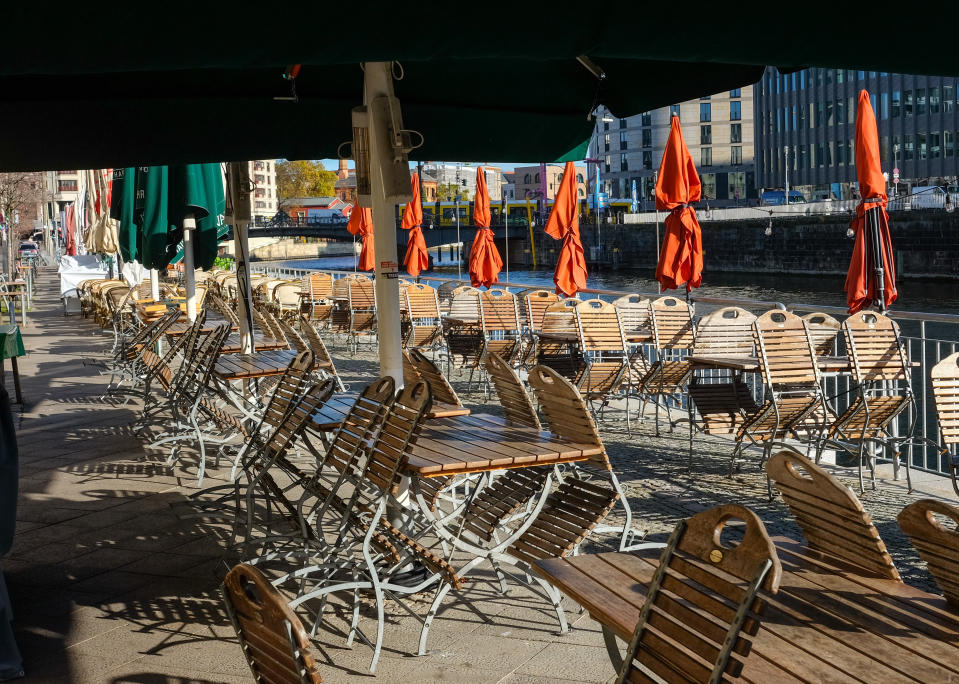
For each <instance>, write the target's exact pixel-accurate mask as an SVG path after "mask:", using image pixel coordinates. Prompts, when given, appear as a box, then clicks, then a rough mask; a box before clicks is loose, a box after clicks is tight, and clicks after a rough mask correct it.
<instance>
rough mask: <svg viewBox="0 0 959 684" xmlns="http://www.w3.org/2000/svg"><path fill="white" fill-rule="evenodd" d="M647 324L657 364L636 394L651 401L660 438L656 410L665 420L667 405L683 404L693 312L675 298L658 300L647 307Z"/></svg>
mask: <svg viewBox="0 0 959 684" xmlns="http://www.w3.org/2000/svg"><path fill="white" fill-rule="evenodd" d="M649 320H650V323H651V325H652V333H653V348H654V349H655V351H656V360H655V361H654V362H653V364H652V365H651V366H650V368H649V371H648V372H647V373H646V376H645V377H644V378H643V379H642V380H641V381H640V383H639V394H640V396H641V398H642V399H643V401H644V404H643V410H644V411H645V401H646V400H648V399H649V398H653V401H654V404H655V406H656V434H657V436H658V435H659V408H660V405H662V407H663V408H665V409H666V417H667V420H669V421H670V429H672V419H671V417H670V414H669V409H670V402H674V403H676V404H677V405H680V404H681V403H682V395H683V390H684V388H685V386H686V382H687V380H688V379H689V376H690V375H691V374H692V366H691V365H690V363H689V361H687V360H686V358H685V357H686V355H687V354H688V353H689V351H690V350H692V348H693V344H694V343H695V340H696V331H695V328H694V327H693V311H692V309H691V308H690V306H689V304H687V303H686V302H684V301H682V300H680V299H677V298H675V297H660V298H659V299H654V300H653V301H652V302H650V303H649Z"/></svg>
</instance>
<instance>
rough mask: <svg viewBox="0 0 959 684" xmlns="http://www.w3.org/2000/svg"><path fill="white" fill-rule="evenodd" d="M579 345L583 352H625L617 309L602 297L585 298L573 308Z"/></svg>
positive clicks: (624, 341)
mask: <svg viewBox="0 0 959 684" xmlns="http://www.w3.org/2000/svg"><path fill="white" fill-rule="evenodd" d="M575 312H576V327H577V333H579V346H580V349H581V350H582V351H584V352H619V353H622V354H623V355H625V353H626V338H625V337H624V335H623V326H622V324H621V323H620V320H619V311H618V310H617V309H616V307H615V306H613V305H612V304H610V303H609V302H604V301H603V300H602V299H587V300H586V301H584V302H579V303H578V304H577V305H576V308H575Z"/></svg>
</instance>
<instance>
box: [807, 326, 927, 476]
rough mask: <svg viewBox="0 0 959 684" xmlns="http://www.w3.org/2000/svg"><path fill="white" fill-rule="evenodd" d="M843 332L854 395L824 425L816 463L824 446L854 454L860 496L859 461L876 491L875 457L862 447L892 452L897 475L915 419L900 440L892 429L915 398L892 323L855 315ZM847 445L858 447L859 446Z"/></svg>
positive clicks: (895, 327)
mask: <svg viewBox="0 0 959 684" xmlns="http://www.w3.org/2000/svg"><path fill="white" fill-rule="evenodd" d="M842 330H843V334H844V337H845V341H846V351H847V352H848V353H849V361H850V368H851V370H852V381H853V383H854V385H855V392H856V396H855V397H854V398H853V400H852V401H851V402H850V404H849V406H848V408H846V410H845V411H843V412H842V414H841V415H840V416H839V417H837V418H836V419H835V421H833V423H832V424H831V425H830V426H829V428H828V430H827V432H826V436H825V439H824V440H823V441H822V442H821V443H820V447H819V449H818V450H817V454H816V457H817V458H816V460H817V462H818V460H819V456H820V454H821V453H822V449H823V448H824V447H825V446H826V445H827V444H828V445H832V446H837V447H839V448H841V449H844V450H846V451H848V452H850V453H852V454H853V455H855V456H856V458H857V463H858V470H859V491H860V492H862V491H863V490H864V487H863V477H862V463H863V460H866V461H867V462H868V464H869V470H870V473H871V475H872V486H873V489H875V488H876V463H875V456H874V455H873V454H872V453H871V452H869V451H868V450H867V449H866V445H867V443H870V442H871V443H873V444H876V445H878V446H880V447H883V448H889V449H891V450H893V452H894V454H893V463H894V465H895V469H896V471H897V473H898V470H899V456H900V453H901V450H902V446H901V445H902V443H903V442H908V441H910V440H911V439H912V433H913V427H914V426H915V420H913V421H911V422H910V424H909V426H908V427H907V429H906V431H905V435H903V436H900V435H897V434H895V433H894V431H893V430H891V428H893V426H894V423H895V420H896V418H897V417H898V416H899V415H900V414H901V413H902V412H903V411H905V410H906V409H907V408H909V407H910V406H914V405H915V398H914V397H913V392H912V377H911V370H910V367H909V361H908V360H907V358H906V346H905V344H903V342H902V339H901V338H900V336H899V326H898V325H897V324H896V322H895V321H893V320H892V319H891V318H889V317H887V316H883V315H882V314H880V313H875V312H872V311H860V312H858V313H855V314H853V315H852V316H850V317H849V318H847V319H846V320H845V321H844V322H843V324H842ZM850 443H858V448H854V445H853V444H850ZM905 464H906V482H907V483H908V486H909V491H912V479H911V477H910V475H909V459H908V458H907V459H905Z"/></svg>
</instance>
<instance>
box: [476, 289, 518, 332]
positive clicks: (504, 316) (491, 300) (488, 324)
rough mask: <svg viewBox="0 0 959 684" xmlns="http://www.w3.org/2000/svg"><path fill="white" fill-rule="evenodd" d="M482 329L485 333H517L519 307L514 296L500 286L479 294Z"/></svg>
mask: <svg viewBox="0 0 959 684" xmlns="http://www.w3.org/2000/svg"><path fill="white" fill-rule="evenodd" d="M480 312H481V313H482V315H483V329H484V330H485V331H486V332H487V333H492V332H500V333H513V334H514V335H516V334H519V331H520V327H521V326H520V322H519V307H518V306H517V303H516V296H515V295H514V294H512V293H511V292H507V291H506V290H503V289H500V288H491V289H489V290H486V291H485V292H483V293H482V294H481V295H480Z"/></svg>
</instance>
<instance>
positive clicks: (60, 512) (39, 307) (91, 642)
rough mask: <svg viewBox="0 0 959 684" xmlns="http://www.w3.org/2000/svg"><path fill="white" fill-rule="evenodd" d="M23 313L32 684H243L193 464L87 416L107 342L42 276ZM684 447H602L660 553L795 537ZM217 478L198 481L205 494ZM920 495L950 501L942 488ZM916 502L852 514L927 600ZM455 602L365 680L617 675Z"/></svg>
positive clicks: (525, 599)
mask: <svg viewBox="0 0 959 684" xmlns="http://www.w3.org/2000/svg"><path fill="white" fill-rule="evenodd" d="M34 307H35V311H34V313H33V315H32V316H31V325H30V327H29V328H27V329H26V330H24V342H25V345H26V347H27V349H28V351H29V356H28V357H27V358H26V359H24V360H22V362H21V372H22V375H23V387H24V394H25V396H26V398H27V401H28V406H27V407H26V409H25V410H24V411H23V412H22V414H20V415H17V416H15V419H16V422H17V425H18V430H19V432H18V436H19V443H20V457H21V496H20V506H19V512H18V527H17V536H16V541H15V546H14V548H13V550H12V552H11V553H10V555H9V556H7V557H6V558H4V559H3V568H4V571H5V572H6V575H7V580H8V585H9V588H10V591H11V597H12V601H13V604H14V610H15V617H16V622H15V627H16V632H17V637H18V639H19V642H20V647H21V649H22V651H23V655H24V659H25V666H26V669H27V673H28V677H29V681H37V682H44V681H50V682H114V683H117V684H119V683H125V682H139V683H143V684H160V683H173V682H188V681H189V682H234V681H236V682H246V681H249V680H250V676H249V671H248V669H247V666H246V664H245V661H244V659H243V657H242V655H241V653H240V649H239V647H238V646H237V644H236V641H235V640H234V639H233V637H232V629H231V627H230V625H229V621H228V619H227V617H226V615H225V613H224V611H223V610H222V608H221V605H220V602H219V600H218V596H217V594H216V589H217V585H218V581H219V577H220V576H221V575H220V569H219V567H218V560H219V558H220V557H221V555H222V547H221V535H220V534H219V531H218V529H217V528H216V527H215V526H200V525H197V524H196V523H195V522H194V521H189V520H186V521H184V520H181V519H180V518H178V516H177V515H176V514H175V513H174V512H173V509H174V508H175V505H176V504H177V503H179V502H182V501H184V499H185V497H186V496H187V495H188V494H190V493H191V492H192V491H195V487H196V484H195V479H194V477H193V474H194V468H193V466H192V465H191V463H190V461H189V458H186V459H184V463H182V464H178V465H176V466H174V467H169V466H167V465H165V461H164V457H165V454H161V453H151V452H149V451H148V450H146V449H145V448H144V446H143V444H142V443H141V441H140V440H139V439H138V438H137V437H136V436H135V435H134V434H133V433H132V431H131V430H130V429H129V427H128V426H129V424H130V423H131V421H132V419H133V418H134V415H135V413H136V408H137V407H136V405H134V404H130V405H127V406H118V405H116V404H112V403H107V402H103V401H101V400H100V398H99V395H100V393H101V392H102V391H103V388H104V387H105V385H106V382H107V378H106V377H105V376H102V375H101V374H100V373H99V369H98V365H97V361H98V360H100V359H102V358H103V356H104V353H105V351H106V350H108V349H109V345H110V342H111V339H110V338H109V337H108V336H107V335H104V334H103V333H101V332H100V331H99V329H98V328H96V326H94V325H93V324H92V323H91V322H89V321H85V320H82V319H80V317H79V316H77V315H72V316H70V317H64V316H63V315H62V309H61V307H60V305H59V300H58V299H57V289H56V274H55V272H54V271H53V270H52V269H51V270H48V271H47V272H46V273H45V274H43V275H42V276H41V280H40V294H39V296H38V297H37V298H36V300H35V304H34ZM334 354H335V356H336V359H337V363H338V367H340V368H341V370H342V372H343V375H344V376H345V377H346V379H347V381H348V382H350V383H352V384H353V385H354V388H358V387H359V386H361V385H362V383H363V382H364V379H365V380H366V381H368V380H369V379H370V378H372V377H373V374H374V373H375V372H376V363H375V360H374V354H373V353H372V352H371V351H369V350H365V351H361V352H360V353H359V354H358V355H357V356H356V357H349V356H347V355H346V353H345V351H344V350H343V347H342V346H340V347H338V348H334ZM8 378H9V375H8ZM457 384H458V385H460V384H461V383H459V381H457ZM462 385H465V383H462ZM463 389H464V390H465V387H464V388H463ZM477 398H478V397H477ZM484 410H488V407H484ZM685 435H686V433H685V432H682V431H681V432H678V433H677V434H676V435H673V436H664V437H662V438H656V437H654V436H653V433H652V430H651V429H650V428H649V427H648V426H646V425H643V426H641V427H640V428H639V432H638V433H634V435H633V436H632V437H627V436H626V435H625V434H623V433H619V432H615V431H613V432H610V433H609V435H608V436H607V442H608V447H609V450H610V452H611V455H612V458H613V460H614V463H615V465H616V467H617V470H618V471H619V472H620V473H621V476H622V479H623V481H624V485H625V486H626V488H627V489H628V491H630V493H631V504H632V506H633V510H634V512H635V514H636V515H637V516H638V517H639V519H640V520H641V521H643V522H644V523H645V524H647V525H649V527H650V530H651V534H652V535H653V536H655V537H657V538H661V537H662V536H663V535H664V534H665V533H666V532H667V531H668V530H669V529H670V528H671V527H672V526H673V525H674V524H675V523H676V521H677V520H678V519H679V518H680V517H683V516H687V515H689V514H690V513H693V512H695V511H698V510H701V509H703V508H707V507H710V506H712V505H715V504H717V503H720V502H728V501H739V502H742V503H745V504H747V505H749V506H751V507H753V508H754V509H755V510H757V512H758V513H759V514H760V516H761V517H762V518H763V519H764V521H766V523H767V525H768V527H769V528H770V531H771V532H773V533H785V534H789V535H790V536H794V537H797V536H798V531H797V530H796V528H795V527H794V526H793V524H792V523H791V522H790V521H789V519H788V516H787V515H786V512H785V509H784V507H783V505H782V504H781V502H779V501H774V502H769V501H768V500H767V499H766V497H765V481H764V479H763V478H762V476H761V475H760V473H759V471H758V469H757V468H756V467H755V465H754V464H747V466H746V467H745V468H744V469H743V472H741V473H740V474H738V475H737V476H735V477H734V478H727V477H726V476H725V471H726V463H727V461H726V459H727V457H728V453H729V452H728V448H729V446H728V444H727V443H723V442H718V441H716V442H703V443H702V444H701V445H700V444H699V443H698V444H697V457H696V468H695V469H694V472H693V474H688V473H687V472H686V469H685V463H686V451H685V450H686V440H685ZM227 472H228V471H227V469H226V468H221V469H220V471H219V472H217V471H216V470H214V471H212V472H210V473H209V474H208V478H209V479H208V484H211V485H212V484H215V483H216V478H217V477H220V478H223V477H224V476H225V475H226V474H227ZM849 482H850V483H851V482H852V480H851V479H850V480H849ZM922 487H924V488H926V489H927V490H928V491H933V490H935V493H945V491H946V490H945V487H946V483H945V481H944V480H942V479H941V478H937V479H932V480H928V479H927V480H924V481H923V483H922ZM916 496H917V495H907V494H906V493H905V490H904V487H903V486H902V485H901V484H898V483H893V482H890V481H885V480H884V481H882V482H881V483H880V485H879V489H878V490H877V491H876V492H867V494H866V496H865V497H864V503H865V505H866V507H867V508H868V509H869V510H870V512H871V513H873V515H874V516H875V517H876V520H877V525H878V527H879V530H880V532H881V534H882V535H883V537H884V538H885V540H886V542H887V544H888V545H889V547H890V550H891V551H892V553H893V555H894V556H895V558H896V561H897V564H898V565H899V566H900V568H901V570H902V571H903V574H904V576H905V577H906V578H907V581H910V582H915V583H917V584H920V585H921V586H924V587H929V577H928V575H927V574H926V573H925V571H924V570H923V569H922V567H921V566H920V564H919V563H918V561H917V559H916V556H915V554H914V552H913V551H912V550H911V549H910V548H909V546H908V544H907V543H906V541H905V540H904V539H903V537H902V535H901V534H899V532H898V528H897V527H896V525H895V523H894V517H895V514H896V513H897V512H898V510H899V509H900V508H901V507H902V505H903V504H904V503H906V502H908V501H909V500H913V499H914V498H915V497H916ZM466 596H467V598H468V599H469V600H470V601H477V602H479V605H480V607H481V608H482V614H483V615H485V618H484V617H482V616H481V615H480V614H479V612H477V611H474V610H471V609H470V607H469V602H468V601H457V600H456V599H453V598H449V599H447V604H448V605H446V607H445V609H444V611H443V612H442V613H441V616H440V618H439V619H438V620H437V621H436V622H435V624H434V626H433V629H432V631H431V635H430V648H431V652H430V654H429V655H428V656H425V657H423V658H416V657H412V656H410V655H409V653H410V652H411V651H412V650H413V649H414V647H415V644H416V640H417V637H418V633H419V624H418V623H416V622H415V621H414V620H413V619H412V618H410V617H407V616H406V615H405V614H404V613H402V611H400V610H399V609H396V610H395V611H390V615H391V616H392V617H391V619H390V623H389V624H388V626H387V645H388V648H387V650H386V651H385V652H384V654H383V657H382V659H381V662H380V666H379V668H378V670H377V677H378V680H379V681H384V682H392V681H399V680H402V679H410V680H414V681H464V682H465V681H469V682H529V683H531V684H532V683H536V682H558V681H559V682H561V681H577V682H602V681H605V680H606V679H607V678H608V677H609V676H611V675H612V674H613V673H612V669H611V667H610V666H609V663H608V660H607V657H606V653H605V650H604V648H603V647H602V640H601V636H600V633H599V630H598V628H597V625H596V623H594V622H593V621H591V620H590V619H589V617H588V616H585V615H580V614H579V613H578V612H577V609H576V608H575V606H573V605H570V606H569V611H568V616H569V618H570V621H571V623H572V624H573V627H574V629H573V631H572V633H570V634H568V635H565V636H562V637H560V636H556V635H555V634H553V631H552V630H553V629H555V628H554V624H555V617H551V615H550V612H549V611H548V610H546V608H545V607H544V605H543V604H542V602H540V601H539V600H536V599H535V598H534V597H533V596H532V595H531V594H529V593H528V592H526V591H524V590H521V589H517V590H513V591H512V592H511V594H510V595H508V596H506V597H502V596H499V595H497V594H495V593H494V592H492V591H490V587H489V585H487V584H486V583H484V582H478V583H477V584H476V586H475V587H474V588H471V589H470V592H469V593H468V594H467V595H466ZM421 603H422V602H421ZM418 605H419V604H418ZM420 607H421V608H425V603H423V604H422V605H420ZM343 624H344V623H343V622H342V620H341V621H340V622H339V623H337V622H336V621H334V622H333V627H334V629H342V626H343ZM343 641H344V639H343V635H342V634H338V633H335V631H324V630H321V632H320V635H319V646H320V651H321V662H322V663H323V664H322V671H323V677H324V681H327V682H346V681H359V680H361V679H364V680H366V681H370V679H369V677H368V676H367V675H365V671H366V667H367V666H368V662H369V657H370V651H369V649H368V648H366V647H364V646H361V645H358V646H356V647H355V648H353V649H351V650H350V649H346V648H344V647H343Z"/></svg>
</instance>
